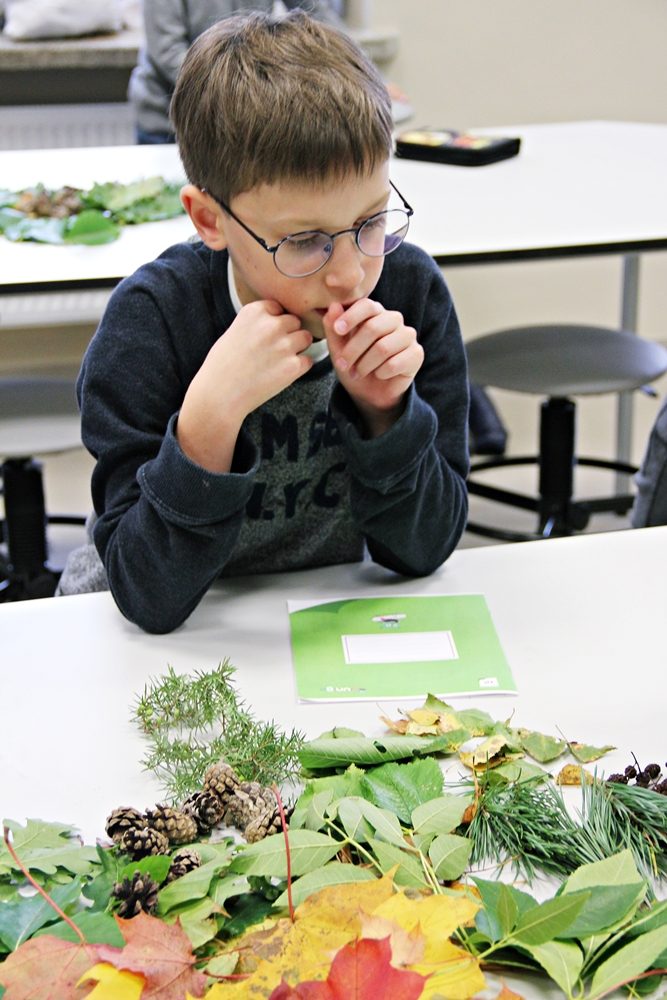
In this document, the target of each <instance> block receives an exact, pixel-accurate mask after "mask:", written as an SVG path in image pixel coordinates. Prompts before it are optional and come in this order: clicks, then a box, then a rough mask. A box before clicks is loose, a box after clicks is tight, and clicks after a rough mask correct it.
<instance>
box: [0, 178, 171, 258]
mask: <svg viewBox="0 0 667 1000" xmlns="http://www.w3.org/2000/svg"><path fill="white" fill-rule="evenodd" d="M180 188H181V185H180V184H170V183H167V182H166V181H165V179H164V178H163V177H147V178H145V179H144V180H139V181H134V182H133V183H131V184H121V183H119V182H113V183H106V184H95V185H94V186H93V187H92V188H89V189H85V190H84V189H81V188H73V187H63V188H59V189H57V190H49V189H47V188H45V187H44V186H43V185H42V184H38V185H36V186H35V187H31V188H24V189H23V190H22V191H6V190H0V233H2V234H3V235H4V236H5V238H6V239H8V240H11V241H12V242H20V241H24V240H31V241H34V242H37V243H56V244H71V243H83V244H88V245H96V244H101V243H112V242H113V241H114V240H117V239H118V237H119V236H120V233H121V230H122V227H123V226H125V225H134V224H137V223H141V222H158V221H160V220H162V219H171V218H174V217H175V216H177V215H180V214H182V213H183V211H184V209H183V206H182V205H181V201H180V195H179V192H180Z"/></svg>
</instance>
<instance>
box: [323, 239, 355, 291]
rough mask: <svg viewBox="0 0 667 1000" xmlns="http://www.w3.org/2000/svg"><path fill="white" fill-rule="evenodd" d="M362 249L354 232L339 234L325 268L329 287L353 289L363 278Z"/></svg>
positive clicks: (325, 280) (325, 278) (325, 276)
mask: <svg viewBox="0 0 667 1000" xmlns="http://www.w3.org/2000/svg"><path fill="white" fill-rule="evenodd" d="M362 256H363V254H362V253H361V250H360V249H359V247H358V246H357V244H356V243H355V241H354V236H353V235H352V234H350V235H348V234H347V233H345V235H342V236H339V238H338V239H337V240H336V241H335V243H334V249H333V253H332V255H331V257H330V258H329V260H328V262H327V265H326V267H325V269H324V283H325V284H326V286H327V288H332V289H346V290H347V291H353V290H354V289H355V288H356V287H357V286H358V285H359V284H360V283H361V281H362V280H363V277H364V269H363V267H362Z"/></svg>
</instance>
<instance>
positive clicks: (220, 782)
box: [204, 760, 240, 802]
mask: <svg viewBox="0 0 667 1000" xmlns="http://www.w3.org/2000/svg"><path fill="white" fill-rule="evenodd" d="M239 783H240V778H239V776H238V774H237V773H236V771H235V770H234V768H233V767H231V766H230V765H229V764H228V763H227V761H225V760H219V761H218V762H217V763H216V764H211V766H210V767H209V768H208V769H207V771H206V773H205V774H204V791H205V792H210V793H211V794H212V795H217V796H218V798H220V799H222V800H223V802H226V801H227V799H228V798H229V796H230V795H233V794H234V793H235V792H236V789H237V788H238V786H239Z"/></svg>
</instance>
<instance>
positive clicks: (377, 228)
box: [208, 181, 414, 278]
mask: <svg viewBox="0 0 667 1000" xmlns="http://www.w3.org/2000/svg"><path fill="white" fill-rule="evenodd" d="M389 183H390V185H391V187H392V188H393V189H394V191H395V192H396V194H397V195H398V197H399V198H400V199H401V201H402V202H403V208H390V209H387V210H386V211H384V212H376V214H375V215H371V216H370V218H368V219H364V221H363V222H362V223H361V225H359V226H353V227H352V228H351V229H340V230H339V231H338V232H337V233H324V232H321V231H320V230H319V229H308V230H305V231H304V232H301V233H293V234H292V235H291V236H284V237H283V239H282V240H280V242H279V243H276V244H275V246H272V247H270V246H269V245H268V243H267V242H266V240H263V239H262V237H261V236H258V235H257V233H255V232H253V231H252V229H251V228H250V226H246V224H245V222H243V221H242V220H241V219H239V217H238V216H237V215H235V214H234V213H233V212H232V210H231V208H230V207H229V205H227V204H226V203H225V202H224V201H222V200H221V199H220V198H216V197H215V195H211V197H212V198H214V200H215V201H217V203H218V204H219V205H220V207H221V208H223V209H224V210H225V212H226V213H227V214H228V215H230V216H231V217H232V219H234V221H235V222H237V223H238V224H239V226H241V228H242V229H245V231H246V233H248V235H249V236H252V238H253V239H254V240H255V241H256V242H257V243H259V245H260V246H261V247H262V249H264V250H266V252H267V253H270V254H271V255H272V256H273V263H274V264H275V265H276V267H277V268H278V270H279V271H280V273H281V274H284V275H285V277H286V278H306V277H308V275H309V274H315V273H316V272H317V271H320V270H321V269H322V268H323V267H324V265H325V264H326V263H327V261H328V260H329V258H330V257H331V255H332V253H333V251H334V240H335V239H337V238H338V237H339V236H344V235H345V234H346V233H353V234H354V242H355V243H356V245H357V247H358V248H359V250H361V252H362V253H363V254H364V255H365V256H366V257H386V256H387V254H390V253H393V252H394V250H398V248H399V247H400V245H401V243H402V242H403V240H404V239H405V237H406V235H407V232H408V227H409V225H410V216H411V215H414V209H412V208H411V207H410V205H408V203H407V201H406V200H405V198H404V197H403V195H402V194H401V192H400V191H399V190H398V188H397V187H396V186H395V185H394V184H392V182H391V181H390V182H389ZM208 193H209V194H211V192H210V191H209V192H208Z"/></svg>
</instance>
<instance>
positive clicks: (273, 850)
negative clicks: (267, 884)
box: [230, 830, 340, 878]
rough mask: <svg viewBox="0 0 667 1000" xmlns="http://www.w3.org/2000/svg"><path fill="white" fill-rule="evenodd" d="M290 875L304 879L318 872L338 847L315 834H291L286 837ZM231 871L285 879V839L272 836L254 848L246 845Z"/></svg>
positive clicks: (336, 852) (336, 843) (311, 832)
mask: <svg viewBox="0 0 667 1000" xmlns="http://www.w3.org/2000/svg"><path fill="white" fill-rule="evenodd" d="M289 844H290V857H291V861H292V875H293V876H298V875H306V874H307V873H308V872H311V871H314V870H315V869H316V868H321V867H322V866H323V865H325V864H326V863H327V861H330V860H331V859H332V858H333V857H334V856H335V855H336V854H338V851H339V850H340V843H339V842H338V841H337V840H334V839H333V838H332V837H327V836H326V835H325V834H323V833H317V832H316V831H314V830H292V832H291V833H290V835H289ZM230 869H231V870H232V871H235V872H240V873H242V874H245V875H264V876H265V877H266V878H272V877H275V878H286V877H287V860H286V855H285V838H284V837H283V835H282V833H276V834H272V835H271V836H270V837H265V839H264V840H260V841H259V842H258V843H256V844H248V845H247V846H245V847H243V848H242V849H241V850H240V851H239V853H238V854H237V855H236V857H235V858H234V860H233V861H232V863H231V865H230Z"/></svg>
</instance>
